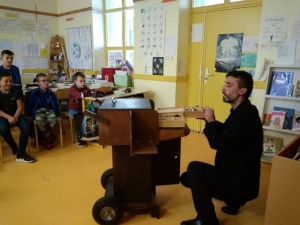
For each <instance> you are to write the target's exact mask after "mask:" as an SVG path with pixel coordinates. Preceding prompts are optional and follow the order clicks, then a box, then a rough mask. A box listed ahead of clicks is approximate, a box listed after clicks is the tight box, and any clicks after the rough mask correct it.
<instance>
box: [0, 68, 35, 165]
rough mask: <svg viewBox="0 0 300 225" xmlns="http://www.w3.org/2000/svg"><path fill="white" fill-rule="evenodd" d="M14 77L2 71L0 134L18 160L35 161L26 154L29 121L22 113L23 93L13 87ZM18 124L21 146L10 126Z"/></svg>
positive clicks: (0, 77) (0, 75)
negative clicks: (15, 139)
mask: <svg viewBox="0 0 300 225" xmlns="http://www.w3.org/2000/svg"><path fill="white" fill-rule="evenodd" d="M11 87H12V77H11V75H10V74H9V73H6V72H0V135H1V136H2V137H3V139H4V140H5V141H6V142H7V144H8V145H9V146H10V148H11V150H12V152H13V154H14V155H16V161H17V162H26V163H31V162H34V161H35V159H34V158H32V157H30V156H29V155H27V154H26V152H25V151H26V146H27V142H28V136H29V123H28V121H27V119H26V117H25V116H24V115H23V114H22V111H23V101H22V98H23V93H22V91H20V90H19V89H12V88H11ZM15 125H16V126H18V127H19V128H20V130H21V135H20V139H19V147H18V146H17V144H16V142H15V141H14V139H13V138H12V135H11V131H10V127H11V126H15Z"/></svg>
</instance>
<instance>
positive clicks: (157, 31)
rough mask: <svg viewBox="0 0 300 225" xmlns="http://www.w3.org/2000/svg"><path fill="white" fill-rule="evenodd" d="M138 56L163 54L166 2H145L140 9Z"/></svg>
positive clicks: (161, 55) (160, 55) (162, 55)
mask: <svg viewBox="0 0 300 225" xmlns="http://www.w3.org/2000/svg"><path fill="white" fill-rule="evenodd" d="M139 17H140V22H139V23H140V39H139V56H140V58H147V57H164V56H165V17H166V4H163V3H159V4H152V5H150V4H145V5H144V6H142V7H141V9H140V15H139Z"/></svg>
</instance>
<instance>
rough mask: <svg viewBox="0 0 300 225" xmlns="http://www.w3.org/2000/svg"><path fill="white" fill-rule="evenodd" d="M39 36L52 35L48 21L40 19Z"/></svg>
mask: <svg viewBox="0 0 300 225" xmlns="http://www.w3.org/2000/svg"><path fill="white" fill-rule="evenodd" d="M37 25H38V34H39V35H46V36H48V35H50V30H51V28H50V25H49V21H48V19H43V18H39V19H38V23H37Z"/></svg>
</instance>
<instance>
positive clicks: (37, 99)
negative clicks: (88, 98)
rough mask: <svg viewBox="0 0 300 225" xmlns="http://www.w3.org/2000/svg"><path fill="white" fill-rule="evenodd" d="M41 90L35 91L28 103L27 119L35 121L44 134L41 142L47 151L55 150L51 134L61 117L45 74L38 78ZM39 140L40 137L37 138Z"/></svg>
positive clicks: (39, 75)
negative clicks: (58, 118)
mask: <svg viewBox="0 0 300 225" xmlns="http://www.w3.org/2000/svg"><path fill="white" fill-rule="evenodd" d="M36 82H37V84H38V85H39V88H36V89H34V90H33V91H32V92H31V94H30V96H29V100H28V103H27V117H28V118H29V119H31V120H32V119H34V120H35V121H36V125H37V126H38V128H39V130H40V131H41V133H42V137H41V142H42V145H43V146H44V147H46V149H48V150H50V149H52V148H53V141H54V135H53V134H52V133H51V132H52V130H53V128H54V127H55V125H56V123H57V117H59V116H60V111H59V105H58V101H57V98H56V96H55V94H54V93H53V92H52V90H51V89H49V82H50V81H49V78H48V76H47V75H46V74H44V73H39V74H38V75H37V76H36ZM36 138H38V137H36Z"/></svg>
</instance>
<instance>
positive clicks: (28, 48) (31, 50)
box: [22, 44, 40, 56]
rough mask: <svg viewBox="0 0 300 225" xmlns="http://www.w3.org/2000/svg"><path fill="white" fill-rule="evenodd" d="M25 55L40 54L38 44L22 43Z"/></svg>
mask: <svg viewBox="0 0 300 225" xmlns="http://www.w3.org/2000/svg"><path fill="white" fill-rule="evenodd" d="M22 48H23V55H24V56H39V55H40V50H39V45H38V44H22Z"/></svg>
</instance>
